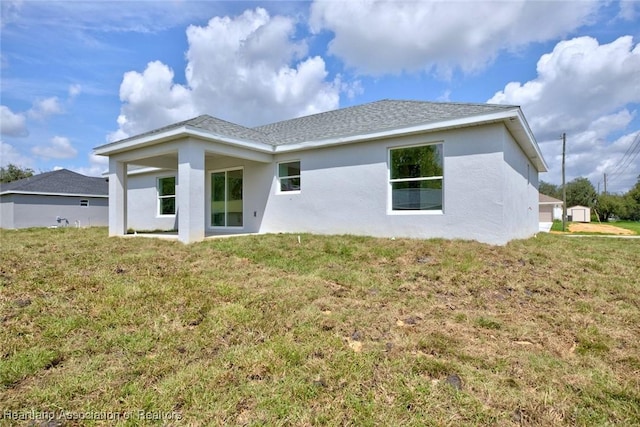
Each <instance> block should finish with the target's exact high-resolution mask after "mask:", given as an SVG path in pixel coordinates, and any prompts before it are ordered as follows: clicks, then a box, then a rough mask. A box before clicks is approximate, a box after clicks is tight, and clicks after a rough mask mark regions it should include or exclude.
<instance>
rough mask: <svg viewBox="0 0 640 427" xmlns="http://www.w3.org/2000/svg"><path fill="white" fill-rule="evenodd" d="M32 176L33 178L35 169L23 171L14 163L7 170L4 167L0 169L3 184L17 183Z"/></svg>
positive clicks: (0, 179)
mask: <svg viewBox="0 0 640 427" xmlns="http://www.w3.org/2000/svg"><path fill="white" fill-rule="evenodd" d="M30 176H33V169H29V168H24V169H22V168H20V167H19V166H16V165H14V164H13V163H9V164H8V165H7V167H6V168H5V167H4V166H3V167H0V182H2V183H7V182H11V181H17V180H19V179H22V178H29V177H30Z"/></svg>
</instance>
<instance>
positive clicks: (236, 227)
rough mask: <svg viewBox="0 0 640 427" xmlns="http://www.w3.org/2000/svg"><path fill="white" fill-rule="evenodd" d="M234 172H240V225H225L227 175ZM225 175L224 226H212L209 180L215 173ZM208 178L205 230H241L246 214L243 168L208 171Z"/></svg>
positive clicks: (211, 194) (211, 193)
mask: <svg viewBox="0 0 640 427" xmlns="http://www.w3.org/2000/svg"><path fill="white" fill-rule="evenodd" d="M235 171H241V172H242V225H227V224H228V217H227V215H228V213H229V211H228V202H229V200H228V195H229V194H228V192H229V187H228V186H229V182H228V173H229V172H235ZM223 172H224V174H225V212H224V215H225V225H213V221H212V218H211V214H212V209H211V202H212V200H211V198H212V197H213V191H214V189H213V186H212V185H211V178H212V177H213V175H214V174H216V173H223ZM207 173H208V176H209V178H208V179H207V191H208V194H209V197H208V199H207V218H208V220H207V229H209V230H236V231H237V230H243V229H244V228H245V226H246V221H245V219H246V218H245V214H246V205H245V192H246V187H245V181H246V179H245V173H244V166H234V167H230V168H224V169H214V170H210V171H208V172H207Z"/></svg>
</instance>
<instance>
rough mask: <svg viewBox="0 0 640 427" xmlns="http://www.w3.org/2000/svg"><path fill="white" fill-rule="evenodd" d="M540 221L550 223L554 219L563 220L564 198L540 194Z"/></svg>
mask: <svg viewBox="0 0 640 427" xmlns="http://www.w3.org/2000/svg"><path fill="white" fill-rule="evenodd" d="M539 204H540V208H539V212H540V222H544V223H548V222H553V221H554V220H556V219H557V220H562V205H563V203H562V200H558V199H556V198H554V197H551V196H547V195H546V194H540V199H539Z"/></svg>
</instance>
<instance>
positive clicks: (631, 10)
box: [618, 0, 640, 22]
mask: <svg viewBox="0 0 640 427" xmlns="http://www.w3.org/2000/svg"><path fill="white" fill-rule="evenodd" d="M638 16H640V2H638V1H637V0H622V1H621V2H620V13H619V14H618V17H619V18H621V19H623V20H625V21H629V22H632V21H633V20H634V19H636V18H637V17H638Z"/></svg>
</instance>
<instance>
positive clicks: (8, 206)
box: [0, 194, 14, 228]
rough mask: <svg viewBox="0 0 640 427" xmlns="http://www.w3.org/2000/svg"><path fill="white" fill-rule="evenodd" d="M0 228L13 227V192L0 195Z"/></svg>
mask: <svg viewBox="0 0 640 427" xmlns="http://www.w3.org/2000/svg"><path fill="white" fill-rule="evenodd" d="M0 228H14V226H13V194H5V195H4V196H0Z"/></svg>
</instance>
